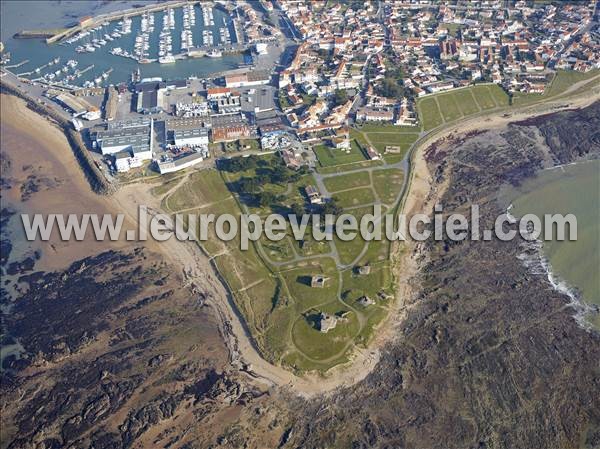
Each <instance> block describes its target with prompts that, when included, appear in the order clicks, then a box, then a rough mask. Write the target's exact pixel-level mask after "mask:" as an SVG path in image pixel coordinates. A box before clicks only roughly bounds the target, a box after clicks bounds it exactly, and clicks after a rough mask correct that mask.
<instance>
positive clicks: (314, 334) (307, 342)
mask: <svg viewBox="0 0 600 449" xmlns="http://www.w3.org/2000/svg"><path fill="white" fill-rule="evenodd" d="M320 312H325V313H329V314H340V313H343V312H347V314H346V316H345V317H344V318H343V319H341V320H340V321H339V322H338V324H337V326H336V327H335V328H334V329H332V330H330V331H329V332H327V333H323V332H321V331H319V330H318V329H316V320H317V317H318V316H319V313H320ZM359 330H360V326H359V323H358V319H357V317H356V314H355V313H354V312H352V311H350V310H349V309H348V307H344V305H343V304H342V303H340V302H339V301H337V300H336V301H333V302H331V303H329V304H327V305H326V306H323V307H320V308H319V309H318V310H314V311H311V312H307V313H306V315H305V316H300V317H299V318H298V319H297V320H296V322H295V323H294V326H293V328H292V340H293V342H294V345H296V347H297V348H298V350H299V351H300V352H302V353H303V354H306V356H308V357H310V358H312V359H315V360H319V361H321V360H323V361H327V359H329V358H332V357H336V356H338V355H339V354H340V353H341V352H342V351H343V350H344V348H345V347H346V346H347V345H348V343H350V342H351V340H352V339H353V338H354V337H355V336H356V334H357V333H358V332H359Z"/></svg>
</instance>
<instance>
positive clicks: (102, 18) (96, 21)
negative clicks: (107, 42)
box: [46, 0, 200, 44]
mask: <svg viewBox="0 0 600 449" xmlns="http://www.w3.org/2000/svg"><path fill="white" fill-rule="evenodd" d="M197 3H200V1H194V2H189V1H182V0H176V1H168V2H164V3H160V4H157V5H150V6H143V7H141V8H129V9H124V10H122V11H116V12H112V13H107V14H100V15H98V16H96V17H92V18H90V19H87V20H86V21H84V22H83V23H81V24H80V25H77V26H74V27H72V28H69V29H67V30H65V31H62V32H60V33H57V34H55V35H53V36H51V37H48V38H47V39H46V43H47V44H53V43H55V42H59V41H61V40H63V39H66V38H68V37H70V36H72V35H73V34H75V33H79V32H81V31H84V30H85V29H87V28H93V27H95V26H98V25H100V24H101V23H104V22H112V21H113V20H122V19H124V18H126V17H135V16H140V15H142V14H144V13H150V12H158V11H163V10H165V9H169V8H179V7H182V6H184V5H189V4H192V5H195V4H197Z"/></svg>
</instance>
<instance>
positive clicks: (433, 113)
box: [417, 97, 444, 131]
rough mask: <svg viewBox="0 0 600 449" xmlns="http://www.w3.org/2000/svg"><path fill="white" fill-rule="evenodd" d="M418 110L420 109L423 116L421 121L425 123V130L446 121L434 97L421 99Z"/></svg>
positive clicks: (420, 115) (420, 114)
mask: <svg viewBox="0 0 600 449" xmlns="http://www.w3.org/2000/svg"><path fill="white" fill-rule="evenodd" d="M417 110H418V111H419V117H420V118H421V123H423V129H424V130H425V131H428V130H430V129H433V128H436V127H438V126H440V125H441V124H442V123H444V119H443V118H442V115H441V114H440V110H439V109H438V105H437V102H436V101H435V98H433V97H428V98H423V99H422V100H419V101H418V103H417Z"/></svg>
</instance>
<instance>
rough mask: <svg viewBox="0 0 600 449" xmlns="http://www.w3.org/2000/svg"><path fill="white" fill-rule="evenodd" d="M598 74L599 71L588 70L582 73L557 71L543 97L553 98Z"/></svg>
mask: <svg viewBox="0 0 600 449" xmlns="http://www.w3.org/2000/svg"><path fill="white" fill-rule="evenodd" d="M599 73H600V71H599V70H590V71H589V72H585V73H583V72H576V71H573V70H562V69H559V70H557V72H556V74H555V75H554V78H553V79H552V81H550V85H549V86H548V88H547V89H546V92H544V96H548V97H553V96H555V95H560V94H561V93H563V92H564V91H566V90H567V89H568V88H569V87H571V86H572V85H573V84H575V83H578V82H580V81H585V80H589V79H591V78H593V77H594V76H596V75H598V74H599Z"/></svg>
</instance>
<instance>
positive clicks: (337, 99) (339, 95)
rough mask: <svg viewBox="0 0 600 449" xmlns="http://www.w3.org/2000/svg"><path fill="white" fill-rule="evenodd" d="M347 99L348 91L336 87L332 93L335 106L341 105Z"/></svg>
mask: <svg viewBox="0 0 600 449" xmlns="http://www.w3.org/2000/svg"><path fill="white" fill-rule="evenodd" d="M347 101H348V92H346V91H345V90H344V89H337V90H336V91H335V93H334V94H333V102H334V104H335V106H341V105H343V104H346V102H347Z"/></svg>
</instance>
